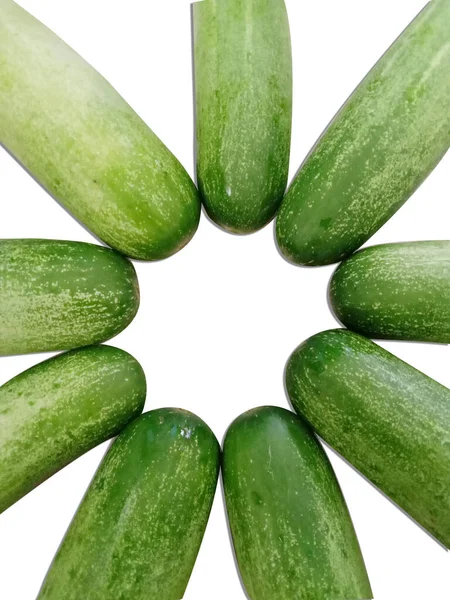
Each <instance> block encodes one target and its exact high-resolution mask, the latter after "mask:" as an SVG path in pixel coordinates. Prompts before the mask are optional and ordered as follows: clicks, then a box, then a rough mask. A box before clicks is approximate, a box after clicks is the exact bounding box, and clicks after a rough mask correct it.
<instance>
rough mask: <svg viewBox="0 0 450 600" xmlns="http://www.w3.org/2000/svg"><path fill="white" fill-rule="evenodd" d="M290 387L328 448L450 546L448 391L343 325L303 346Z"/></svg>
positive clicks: (289, 374)
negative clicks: (331, 448)
mask: <svg viewBox="0 0 450 600" xmlns="http://www.w3.org/2000/svg"><path fill="white" fill-rule="evenodd" d="M286 387H287V390H288V393H289V396H290V399H291V402H292V405H293V406H294V408H295V410H296V411H297V412H298V413H299V414H301V415H302V416H303V417H304V418H305V419H306V420H307V421H308V422H309V423H310V424H311V425H312V427H313V428H314V429H315V430H316V431H317V433H318V434H319V435H320V436H321V437H322V438H323V439H324V440H325V441H326V442H328V443H329V444H330V446H332V447H333V448H335V450H337V451H338V452H339V453H340V454H342V456H343V457H344V458H346V459H347V460H348V461H349V462H350V463H351V464H352V465H354V466H355V467H356V468H357V469H358V470H359V471H360V472H361V473H362V474H363V475H365V477H367V478H368V479H369V480H370V481H372V482H373V483H374V484H375V485H376V486H377V487H379V488H380V489H381V490H382V491H383V492H384V493H385V494H386V495H387V496H389V497H390V498H391V499H392V500H393V501H394V502H396V503H397V504H398V505H399V506H400V507H401V508H402V509H403V510H404V511H406V512H407V513H409V514H410V515H411V517H413V519H415V520H416V521H417V522H418V523H419V524H420V525H422V527H424V528H425V529H427V530H428V531H429V532H430V533H431V534H432V535H433V536H434V537H435V538H436V539H438V540H439V541H440V542H441V543H442V544H444V545H445V546H447V547H450V390H448V389H447V388H446V387H444V386H442V385H440V384H439V383H437V381H434V380H433V379H430V378H429V377H427V376H426V375H424V374H423V373H421V372H420V371H417V370H416V369H414V368H413V367H412V366H410V365H408V364H407V363H405V362H403V361H402V360H400V359H399V358H397V357H396V356H394V355H393V354H390V353H389V352H387V351H386V350H384V349H383V348H380V347H379V346H377V345H376V344H374V343H373V342H371V341H370V340H368V339H367V338H364V337H362V336H360V335H358V334H356V333H352V332H350V331H346V330H344V329H339V330H332V331H325V332H323V333H319V334H317V335H315V336H313V337H312V338H310V339H309V340H307V341H306V342H304V343H303V344H302V345H301V346H299V347H298V348H297V350H296V351H295V352H294V353H293V355H292V356H291V358H290V359H289V362H288V365H287V369H286Z"/></svg>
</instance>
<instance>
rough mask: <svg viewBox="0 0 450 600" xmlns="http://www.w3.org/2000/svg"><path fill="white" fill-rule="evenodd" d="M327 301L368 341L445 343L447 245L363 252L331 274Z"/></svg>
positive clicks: (449, 283) (449, 328)
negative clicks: (392, 340) (369, 338)
mask: <svg viewBox="0 0 450 600" xmlns="http://www.w3.org/2000/svg"><path fill="white" fill-rule="evenodd" d="M330 302H331V305H332V307H333V310H334V312H335V314H336V316H337V317H338V319H339V320H340V321H341V322H342V323H343V324H344V325H345V326H346V327H347V328H348V329H352V330H353V331H356V332H357V333H360V334H362V335H365V336H366V337H371V338H378V339H399V340H412V341H421V342H438V343H443V344H449V343H450V242H449V241H436V242H410V243H398V244H384V245H381V246H373V247H370V248H365V249H364V250H361V251H359V252H357V253H356V254H354V255H353V256H351V257H350V258H349V259H347V260H346V261H345V262H344V263H342V264H341V265H340V266H339V267H338V269H337V270H336V272H335V273H334V275H333V277H332V279H331V284H330Z"/></svg>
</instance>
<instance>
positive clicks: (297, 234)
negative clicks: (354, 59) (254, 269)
mask: <svg viewBox="0 0 450 600" xmlns="http://www.w3.org/2000/svg"><path fill="white" fill-rule="evenodd" d="M449 30H450V2H449V1H448V0H432V2H430V3H429V4H428V5H427V6H426V8H425V9H424V10H423V11H422V12H421V13H420V14H419V16H418V17H417V18H416V19H415V20H414V21H413V23H412V24H411V25H410V26H409V27H408V28H407V29H406V31H405V32H404V33H403V34H402V35H401V36H400V37H399V38H398V39H397V41H396V42H395V43H394V44H393V46H392V47H391V48H390V49H389V50H388V51H387V52H386V54H385V55H384V56H383V57H382V58H381V60H380V61H379V62H378V64H377V65H376V66H375V67H374V68H373V69H372V71H371V72H370V73H369V74H368V75H367V77H366V78H365V79H364V81H363V82H362V83H361V84H360V85H359V87H358V88H357V89H356V91H355V92H354V93H353V94H352V96H351V97H350V98H349V100H348V101H347V102H346V104H345V105H344V106H343V108H342V109H341V110H340V111H339V112H338V114H337V115H336V117H335V118H334V120H333V121H332V123H331V125H330V126H329V127H328V128H327V130H326V131H325V133H324V134H323V135H322V137H321V138H320V139H319V141H318V142H317V144H316V145H315V147H314V148H313V150H312V151H311V153H310V154H309V156H308V157H307V159H306V161H305V163H304V164H303V165H302V167H301V169H300V171H299V173H298V175H297V177H296V178H295V180H294V182H293V184H292V185H291V187H290V189H289V191H288V193H287V195H286V197H285V199H284V200H283V203H282V205H281V208H280V212H279V215H278V219H277V240H278V245H279V247H280V249H281V251H282V253H283V254H284V255H285V256H286V257H287V258H288V259H289V260H291V261H292V262H294V263H298V264H304V265H325V264H330V263H335V262H338V261H340V260H341V259H343V258H345V257H346V256H349V255H350V254H351V253H352V252H354V251H355V250H357V249H358V248H359V247H360V246H361V245H362V244H363V243H364V242H365V241H366V240H368V239H369V238H370V237H371V236H372V235H373V234H374V233H375V232H376V231H377V230H378V229H379V228H380V227H381V226H382V225H383V224H384V223H385V222H386V221H387V220H388V219H389V218H390V217H391V216H392V215H393V214H394V213H395V212H396V211H397V210H398V209H399V208H400V207H401V206H402V205H403V204H404V202H406V200H408V198H409V197H410V196H411V194H413V192H414V191H415V190H416V189H417V188H418V186H419V185H420V184H421V183H422V182H423V181H424V179H425V178H426V177H427V176H428V175H429V173H430V172H431V171H432V170H433V169H434V167H435V166H436V165H437V164H438V163H439V161H440V160H441V158H442V157H443V156H444V154H445V153H446V152H447V150H448V148H449V146H450V119H449V114H450V77H449V73H450V37H449V34H448V32H449Z"/></svg>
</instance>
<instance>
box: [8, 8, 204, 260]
mask: <svg viewBox="0 0 450 600" xmlns="http://www.w3.org/2000/svg"><path fill="white" fill-rule="evenodd" d="M0 114H1V119H0V143H1V144H3V145H4V146H5V147H6V148H7V149H8V150H9V151H10V152H11V153H12V154H13V155H14V156H15V157H16V158H17V159H18V160H19V161H20V162H21V163H22V164H23V165H24V167H25V168H26V169H27V170H28V171H29V172H30V173H31V174H32V175H33V177H35V178H36V179H37V180H38V181H39V182H40V183H41V184H42V185H43V186H44V187H45V188H46V189H47V190H48V191H49V192H50V193H51V194H52V195H53V196H54V197H55V198H56V199H57V200H58V201H59V202H60V203H61V204H63V205H64V206H65V207H66V208H67V209H68V210H69V211H70V212H71V213H72V214H73V215H74V216H75V217H76V218H77V219H79V220H80V221H81V222H82V223H83V224H84V225H86V226H87V227H88V228H89V229H90V230H91V231H92V232H93V233H94V234H95V235H97V236H98V237H99V238H100V239H102V240H103V241H104V242H106V243H107V244H109V245H110V246H112V247H113V248H115V249H117V250H119V251H120V252H122V253H123V254H126V255H128V256H131V257H133V258H139V259H143V260H158V259H162V258H166V257H167V256H170V255H171V254H174V253H175V252H177V251H178V250H180V248H182V247H183V246H184V245H185V244H186V243H187V242H188V241H189V240H190V238H191V237H192V235H193V234H194V232H195V230H196V228H197V225H198V221H199V217H200V199H199V196H198V193H197V190H196V188H195V186H194V184H193V182H192V181H191V179H190V178H189V176H188V174H187V173H186V171H185V170H184V168H183V167H182V166H181V164H180V163H179V162H178V160H177V159H176V158H175V157H174V156H173V154H172V153H171V152H170V151H169V150H168V149H167V148H166V146H164V144H163V143H162V142H161V140H159V139H158V138H157V137H156V135H155V134H154V133H153V132H152V131H151V130H150V129H149V128H148V127H147V126H146V124H145V123H144V122H143V121H142V120H141V119H140V118H139V116H138V115H137V114H136V113H135V112H134V111H133V110H132V109H131V108H130V106H129V105H128V104H127V103H126V102H125V100H123V98H122V97H121V96H119V94H118V93H117V92H116V91H115V90H114V89H113V88H112V87H111V86H110V85H109V83H108V82H107V81H106V80H105V79H103V77H102V76H101V75H100V74H99V73H97V72H96V71H95V70H94V69H93V68H92V67H91V66H89V65H88V64H87V63H86V62H85V61H84V60H83V59H82V58H81V57H80V56H79V55H78V54H76V53H75V52H74V51H73V50H72V49H71V48H69V47H68V46H67V45H66V44H65V43H64V42H63V41H62V40H61V39H59V38H58V37H57V36H56V35H55V34H54V33H52V32H51V31H50V30H49V29H47V28H46V27H45V26H44V25H43V24H42V23H40V22H39V21H37V20H36V19H35V18H33V17H32V16H31V15H29V14H28V13H27V12H26V11H25V10H23V9H22V8H20V7H19V6H18V5H17V4H15V3H14V2H12V1H10V0H3V1H2V2H0Z"/></svg>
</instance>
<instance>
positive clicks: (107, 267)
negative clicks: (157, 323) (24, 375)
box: [0, 240, 139, 355]
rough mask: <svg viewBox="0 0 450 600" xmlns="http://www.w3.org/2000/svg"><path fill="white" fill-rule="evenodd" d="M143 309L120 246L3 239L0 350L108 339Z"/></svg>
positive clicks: (48, 348)
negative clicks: (108, 246) (110, 247)
mask: <svg viewBox="0 0 450 600" xmlns="http://www.w3.org/2000/svg"><path fill="white" fill-rule="evenodd" d="M138 307H139V287H138V281H137V277H136V272H135V270H134V267H133V265H132V264H131V263H130V262H129V261H128V260H127V259H126V258H124V257H123V256H121V255H120V254H118V253H117V252H115V251H114V250H110V249H109V248H102V247H100V246H95V245H93V244H84V243H81V242H63V241H53V240H0V355H8V354H25V353H29V352H47V351H52V350H68V349H72V348H77V347H80V346H88V345H90V344H96V343H99V342H104V341H105V340H108V339H110V338H112V337H114V336H115V335H117V334H118V333H120V332H121V331H122V330H123V329H125V327H127V325H129V324H130V322H131V321H132V320H133V318H134V316H135V315H136V312H137V310H138Z"/></svg>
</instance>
